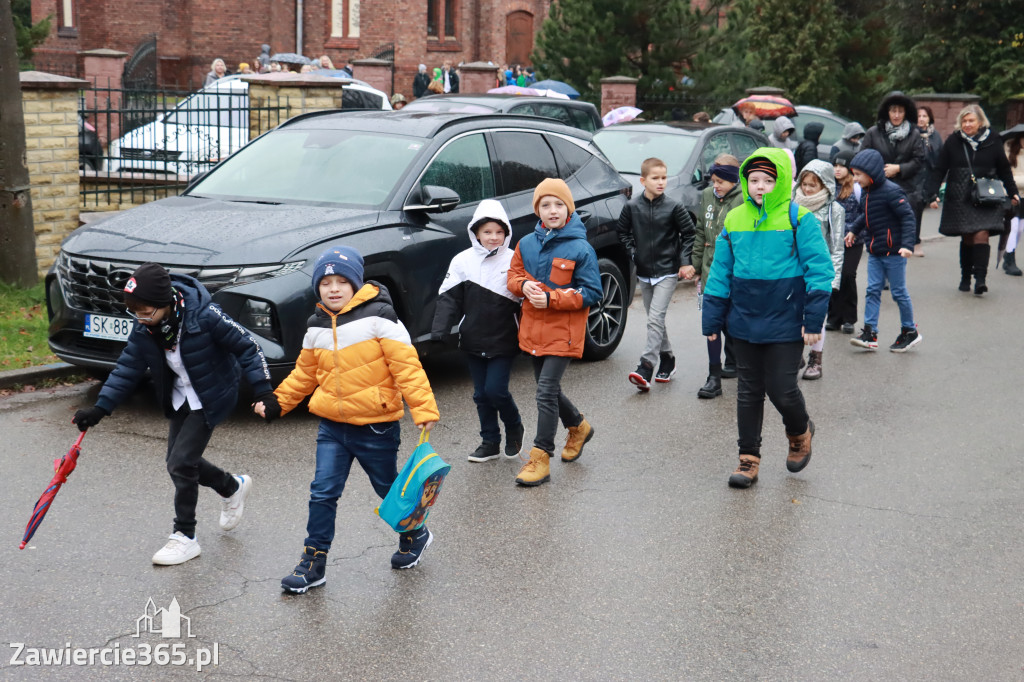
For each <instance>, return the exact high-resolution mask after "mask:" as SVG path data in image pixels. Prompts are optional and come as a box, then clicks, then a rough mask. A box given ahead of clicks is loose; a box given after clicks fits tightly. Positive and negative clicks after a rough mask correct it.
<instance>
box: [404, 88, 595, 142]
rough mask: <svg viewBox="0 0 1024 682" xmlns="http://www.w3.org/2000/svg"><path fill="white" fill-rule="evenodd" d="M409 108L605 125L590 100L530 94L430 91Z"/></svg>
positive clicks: (586, 127) (592, 128) (580, 125)
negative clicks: (541, 117)
mask: <svg viewBox="0 0 1024 682" xmlns="http://www.w3.org/2000/svg"><path fill="white" fill-rule="evenodd" d="M404 109H405V110H406V111H433V112H435V113H453V114H489V113H496V114H522V115H524V116H543V117H545V118H553V119H555V120H556V121H561V122H562V123H564V124H565V125H567V126H572V127H573V128H579V129H580V130H586V131H587V132H588V133H592V132H594V131H595V130H600V129H601V127H602V123H601V114H599V113H598V111H597V107H595V106H594V105H593V104H591V103H590V102H581V101H579V100H576V99H560V98H557V97H532V96H528V95H501V94H478V95H428V96H427V97H420V98H419V99H417V100H415V101H413V102H410V103H409V104H406V105H405V107H404Z"/></svg>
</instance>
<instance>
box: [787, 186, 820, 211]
mask: <svg viewBox="0 0 1024 682" xmlns="http://www.w3.org/2000/svg"><path fill="white" fill-rule="evenodd" d="M793 201H795V202H796V203H797V205H799V206H803V207H804V208H806V209H807V210H808V211H811V212H812V213H813V212H814V211H817V210H818V209H819V208H821V207H822V206H824V205H825V204H827V203H828V189H827V188H825V187H822V188H821V189H820V190H818V191H817V192H815V193H814V194H812V195H810V196H807V195H806V194H804V190H803V188H802V187H800V185H797V187H796V195H795V196H794V197H793Z"/></svg>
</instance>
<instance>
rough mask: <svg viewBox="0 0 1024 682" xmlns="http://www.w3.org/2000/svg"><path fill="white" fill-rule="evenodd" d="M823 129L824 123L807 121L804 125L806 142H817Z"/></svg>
mask: <svg viewBox="0 0 1024 682" xmlns="http://www.w3.org/2000/svg"><path fill="white" fill-rule="evenodd" d="M824 130H825V124H824V123H818V122H817V121H815V122H813V123H808V124H807V125H805V126H804V139H805V140H807V141H808V142H813V143H814V144H818V140H820V139H821V133H822V132H824Z"/></svg>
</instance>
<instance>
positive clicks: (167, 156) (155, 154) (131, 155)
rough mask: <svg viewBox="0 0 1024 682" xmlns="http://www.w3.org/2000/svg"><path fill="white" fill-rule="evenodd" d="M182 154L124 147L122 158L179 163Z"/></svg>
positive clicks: (163, 150) (164, 150) (162, 150)
mask: <svg viewBox="0 0 1024 682" xmlns="http://www.w3.org/2000/svg"><path fill="white" fill-rule="evenodd" d="M179 156H181V152H172V151H168V150H166V149H137V148H135V147H122V148H121V158H122V159H132V160H138V161H177V160H178V157H179Z"/></svg>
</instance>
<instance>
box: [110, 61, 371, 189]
mask: <svg viewBox="0 0 1024 682" xmlns="http://www.w3.org/2000/svg"><path fill="white" fill-rule="evenodd" d="M344 80H345V84H344V85H343V86H342V95H341V98H342V108H343V109H382V110H390V109H391V102H389V101H388V98H387V95H386V94H384V93H383V92H381V91H380V90H377V89H376V88H373V87H370V86H369V85H367V84H366V83H364V82H362V81H357V80H352V79H344ZM248 141H249V84H248V83H247V82H246V81H244V80H242V76H240V75H238V74H236V75H232V76H226V77H224V78H221V79H219V80H217V81H214V82H213V83H211V84H210V85H208V86H206V87H205V88H203V89H202V90H199V91H198V92H196V93H194V94H192V95H190V96H189V97H187V98H186V99H184V100H182V101H181V102H180V103H179V104H178V105H177V106H176V107H174V109H172V110H171V111H168V112H166V113H162V114H159V115H158V116H157V117H156V120H155V121H152V122H151V123H148V124H146V125H144V126H142V127H139V128H135V129H134V130H131V131H130V132H128V133H127V134H125V135H123V136H122V137H121V138H120V139H118V140H116V141H114V142H112V143H111V144H110V153H109V157H110V158H109V160H108V163H107V169H108V170H110V171H111V172H141V173H174V174H178V175H185V176H189V177H192V176H195V175H198V174H200V173H203V172H205V171H207V170H209V169H210V168H212V167H213V166H214V165H215V164H216V163H217V162H218V161H220V160H221V159H224V158H227V157H228V156H229V155H230V154H232V153H233V152H235V151H237V150H239V149H241V148H242V147H243V146H244V145H245V143H246V142H248Z"/></svg>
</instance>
